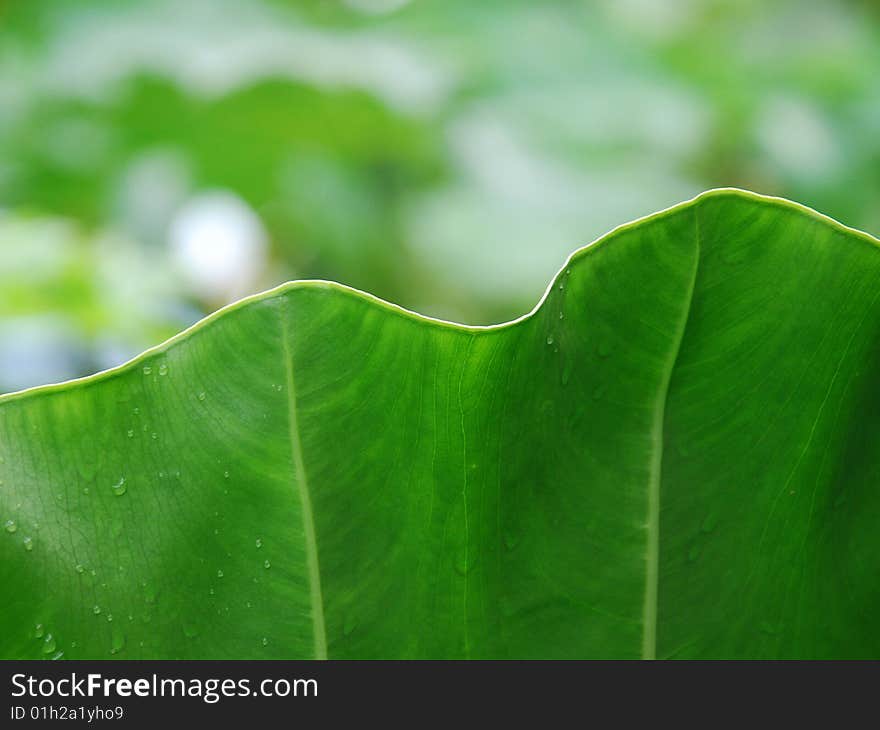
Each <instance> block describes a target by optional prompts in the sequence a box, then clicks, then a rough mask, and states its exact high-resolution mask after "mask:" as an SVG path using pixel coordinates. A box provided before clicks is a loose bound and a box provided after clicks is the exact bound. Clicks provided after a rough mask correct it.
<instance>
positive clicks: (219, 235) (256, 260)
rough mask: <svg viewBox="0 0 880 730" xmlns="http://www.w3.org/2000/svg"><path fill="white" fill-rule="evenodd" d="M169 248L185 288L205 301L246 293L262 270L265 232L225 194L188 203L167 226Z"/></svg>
mask: <svg viewBox="0 0 880 730" xmlns="http://www.w3.org/2000/svg"><path fill="white" fill-rule="evenodd" d="M169 243H170V246H171V250H172V255H173V257H174V259H175V262H176V263H177V264H178V265H179V266H180V268H181V270H182V272H183V274H184V275H185V276H186V278H187V279H188V281H189V283H190V285H191V286H192V287H193V289H194V290H195V292H196V293H197V294H198V295H199V296H201V297H202V298H204V299H206V300H208V301H210V302H230V301H233V300H235V299H238V298H240V297H242V296H244V295H245V294H249V293H251V292H252V291H253V288H254V287H255V286H256V285H257V283H258V281H259V278H260V275H261V274H262V272H263V270H264V268H265V265H266V255H267V252H266V250H267V237H266V230H265V228H264V227H263V224H262V222H261V221H260V219H259V217H258V216H257V214H256V213H255V212H254V211H253V210H252V209H251V207H250V206H249V205H248V204H247V203H245V202H244V201H243V200H242V199H241V198H239V197H238V196H237V195H235V194H233V193H230V192H225V191H216V192H209V193H204V194H202V195H198V196H196V197H195V198H192V199H191V200H189V201H188V202H187V203H186V204H185V205H184V206H183V207H182V208H181V209H180V211H179V212H178V213H177V215H176V216H175V218H174V220H173V222H172V224H171V231H170V237H169Z"/></svg>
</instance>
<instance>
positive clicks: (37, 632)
mask: <svg viewBox="0 0 880 730" xmlns="http://www.w3.org/2000/svg"><path fill="white" fill-rule="evenodd" d="M34 638H35V639H42V638H43V624H37V625H36V626H35V627H34Z"/></svg>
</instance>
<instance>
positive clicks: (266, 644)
mask: <svg viewBox="0 0 880 730" xmlns="http://www.w3.org/2000/svg"><path fill="white" fill-rule="evenodd" d="M260 643H261V644H262V645H263V646H268V645H269V640H268V639H267V638H266V637H265V636H264V637H263V638H262V639H261V640H260Z"/></svg>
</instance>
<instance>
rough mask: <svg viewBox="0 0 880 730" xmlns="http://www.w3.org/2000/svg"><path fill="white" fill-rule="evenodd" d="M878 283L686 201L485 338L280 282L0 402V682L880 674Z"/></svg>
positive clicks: (810, 237) (869, 270) (860, 244)
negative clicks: (476, 663)
mask: <svg viewBox="0 0 880 730" xmlns="http://www.w3.org/2000/svg"><path fill="white" fill-rule="evenodd" d="M878 284H880V252H878V250H877V241H876V240H874V239H872V238H871V237H869V236H867V235H865V234H861V233H858V232H855V231H852V230H850V229H846V228H844V227H843V226H840V225H839V224H836V223H834V222H833V221H831V220H829V219H826V218H823V217H821V216H819V215H818V214H816V213H814V212H812V211H809V210H807V209H805V208H801V207H798V206H796V205H793V204H791V203H787V202H783V201H779V200H775V199H769V198H761V197H759V196H756V195H753V194H748V193H742V192H738V191H715V192H711V193H708V194H705V195H703V196H700V197H699V198H697V199H695V200H694V201H691V202H688V203H685V204H683V205H680V206H677V207H675V208H672V209H670V210H667V211H664V212H662V213H659V214H657V215H654V216H652V217H650V218H646V219H643V220H641V221H638V222H636V223H633V224H630V225H627V226H624V227H622V228H619V229H617V230H616V231H614V232H612V233H611V234H609V235H608V236H606V237H605V238H603V239H601V240H600V241H598V242H596V243H594V244H592V245H591V246H588V247H586V248H584V249H581V250H580V251H578V252H577V253H576V254H574V255H573V256H572V258H571V259H570V260H569V262H568V263H567V265H566V266H565V268H564V269H563V270H562V271H561V272H560V274H559V275H558V277H557V278H556V280H555V281H554V282H553V284H552V285H551V287H550V288H549V289H548V291H547V294H546V296H545V297H544V299H543V300H542V302H541V304H540V305H539V306H538V307H537V308H536V309H535V310H534V311H533V312H532V313H530V314H528V315H526V316H524V317H522V318H521V319H519V320H517V321H515V322H511V323H508V324H505V325H500V326H497V327H488V328H476V327H465V326H459V325H452V324H448V323H445V322H438V321H433V320H428V319H425V318H423V317H419V316H417V315H414V314H411V313H409V312H406V311H403V310H401V309H399V308H397V307H394V306H391V305H388V304H386V303H384V302H381V301H378V300H376V299H374V298H372V297H370V296H367V295H364V294H361V293H359V292H356V291H353V290H350V289H347V288H345V287H342V286H339V285H336V284H330V283H326V282H297V283H294V284H290V285H285V286H283V287H280V288H278V289H275V290H273V291H271V292H268V293H266V294H262V295H259V296H257V297H253V298H251V299H248V300H245V301H243V302H241V303H239V304H237V305H234V306H232V307H230V308H227V309H226V310H223V311H222V312H220V313H218V314H217V315H215V316H212V317H210V318H208V319H207V320H205V321H204V322H202V323H200V324H199V325H197V326H196V327H194V328H193V329H191V330H189V331H188V332H185V333H183V334H182V335H180V336H178V337H176V338H174V339H173V340H171V341H169V342H168V343H166V344H164V345H162V346H161V347H158V348H156V349H154V350H151V351H149V352H147V353H145V354H144V355H143V356H142V357H140V358H138V359H137V360H136V361H134V362H132V363H130V364H128V365H126V366H123V367H121V368H118V369H116V370H113V371H109V372H107V373H103V374H100V375H97V376H95V377H93V378H89V379H86V380H82V381H78V382H72V383H67V384H62V385H58V386H50V387H46V388H39V389H36V390H31V391H27V392H24V393H21V394H14V395H10V396H6V397H5V398H3V399H0V454H2V456H0V461H2V463H0V478H2V487H0V517H2V520H3V521H6V520H9V522H8V523H7V531H6V532H5V533H3V534H2V535H0V585H2V586H3V596H4V601H3V608H2V612H0V656H2V657H5V658H12V657H40V656H46V657H50V656H55V655H57V654H59V653H61V652H63V655H64V656H65V657H68V658H70V657H72V658H79V657H99V658H101V657H106V658H109V657H111V656H115V657H124V658H141V657H162V658H175V657H180V658H212V657H221V658H223V657H228V658H251V657H263V658H277V657H331V658H332V657H338V658H347V657H382V658H393V657H474V658H476V657H655V656H656V657H827V656H838V657H841V656H845V657H854V656H875V657H876V656H880V629H878V628H877V625H876V618H877V616H878V615H880V581H878V580H877V576H878V572H880V538H878V534H880V533H878V530H877V525H878V524H880V380H878V375H877V365H878V360H880V339H878V328H880V306H878V297H880V286H878ZM111 616H112V620H111ZM50 634H51V638H50Z"/></svg>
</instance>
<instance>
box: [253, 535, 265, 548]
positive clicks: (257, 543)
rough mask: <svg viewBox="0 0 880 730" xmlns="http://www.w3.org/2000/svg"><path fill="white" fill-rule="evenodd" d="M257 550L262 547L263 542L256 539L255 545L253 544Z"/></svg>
mask: <svg viewBox="0 0 880 730" xmlns="http://www.w3.org/2000/svg"><path fill="white" fill-rule="evenodd" d="M254 544H255V545H256V546H257V548H261V547H263V541H262V540H261V539H260V538H259V537H258V538H257V541H256V543H254Z"/></svg>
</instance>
